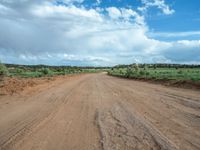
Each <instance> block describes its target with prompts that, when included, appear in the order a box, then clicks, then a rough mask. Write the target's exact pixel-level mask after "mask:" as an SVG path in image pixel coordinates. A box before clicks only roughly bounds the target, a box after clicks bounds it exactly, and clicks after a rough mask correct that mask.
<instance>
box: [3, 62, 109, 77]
mask: <svg viewBox="0 0 200 150" xmlns="http://www.w3.org/2000/svg"><path fill="white" fill-rule="evenodd" d="M107 69H108V68H102V67H73V66H45V65H14V64H0V76H1V77H2V76H9V77H13V76H14V77H23V78H29V77H32V78H35V77H44V76H46V77H50V76H55V75H67V74H78V73H95V72H101V71H106V70H107Z"/></svg>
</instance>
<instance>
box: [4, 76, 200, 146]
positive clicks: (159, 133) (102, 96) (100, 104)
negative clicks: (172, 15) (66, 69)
mask: <svg viewBox="0 0 200 150" xmlns="http://www.w3.org/2000/svg"><path fill="white" fill-rule="evenodd" d="M0 149H1V150H9V149H13V150H30V149H31V150H39V149H41V150H148V149H149V150H150V149H151V150H152V149H153V150H157V149H169V150H170V149H180V150H199V149H200V92H199V91H197V90H196V91H195V90H189V89H179V88H172V87H165V86H162V85H155V84H151V83H145V82H140V81H133V80H126V79H120V78H115V77H111V76H107V75H106V74H105V73H99V74H84V75H79V76H73V77H66V78H62V79H61V78H60V79H59V80H54V81H52V82H50V83H46V84H42V85H39V86H35V87H33V88H27V89H26V90H25V91H24V92H23V94H15V95H1V96H0Z"/></svg>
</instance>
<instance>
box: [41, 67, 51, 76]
mask: <svg viewBox="0 0 200 150" xmlns="http://www.w3.org/2000/svg"><path fill="white" fill-rule="evenodd" d="M41 72H42V73H43V74H44V75H49V74H51V73H52V71H51V70H50V69H49V68H42V69H41Z"/></svg>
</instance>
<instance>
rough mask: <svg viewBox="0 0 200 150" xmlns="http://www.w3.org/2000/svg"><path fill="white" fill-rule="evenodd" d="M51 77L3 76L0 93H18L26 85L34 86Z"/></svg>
mask: <svg viewBox="0 0 200 150" xmlns="http://www.w3.org/2000/svg"><path fill="white" fill-rule="evenodd" d="M52 79H53V78H17V77H11V78H4V79H3V80H2V81H1V82H0V95H12V94H14V93H19V92H21V91H23V90H24V89H26V88H27V87H34V86H36V85H38V84H42V83H44V82H46V81H50V80H52Z"/></svg>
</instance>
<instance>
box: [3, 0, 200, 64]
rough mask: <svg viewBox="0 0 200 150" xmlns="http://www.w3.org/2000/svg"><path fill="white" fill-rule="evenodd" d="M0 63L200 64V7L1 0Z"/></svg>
mask: <svg viewBox="0 0 200 150" xmlns="http://www.w3.org/2000/svg"><path fill="white" fill-rule="evenodd" d="M0 60H1V61H2V62H3V63H14V64H28V65H29V64H33V65H35V64H46V65H72V66H74V65H77V66H113V65H117V64H131V63H179V64H200V1H199V0H0Z"/></svg>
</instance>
